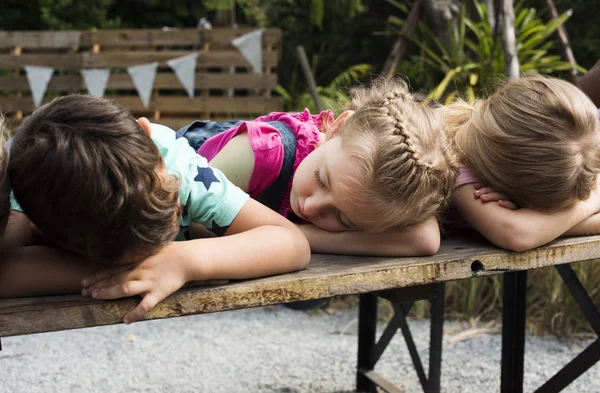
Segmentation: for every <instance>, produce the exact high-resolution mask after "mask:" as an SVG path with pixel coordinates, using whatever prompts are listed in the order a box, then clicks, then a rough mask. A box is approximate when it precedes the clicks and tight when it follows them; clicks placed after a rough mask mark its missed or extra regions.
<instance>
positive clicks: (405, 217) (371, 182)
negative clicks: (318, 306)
mask: <svg viewBox="0 0 600 393" xmlns="http://www.w3.org/2000/svg"><path fill="white" fill-rule="evenodd" d="M349 109H352V110H354V111H355V113H354V114H353V115H352V116H351V117H349V118H348V120H347V121H346V123H345V124H344V126H343V128H342V130H341V131H340V135H341V137H342V148H344V150H345V151H346V152H347V153H348V154H349V155H350V156H351V157H353V158H354V159H356V160H357V162H358V167H359V168H360V169H359V173H360V174H361V175H359V176H358V177H357V178H356V179H353V180H354V181H355V182H357V183H358V184H359V185H361V186H362V188H361V189H362V190H364V192H363V195H362V198H361V200H362V204H363V205H364V206H365V207H370V208H373V207H375V211H376V214H375V215H374V216H373V217H371V218H370V219H369V221H370V225H369V227H371V228H375V229H374V230H376V231H387V230H397V229H401V228H404V227H407V226H410V225H413V224H417V223H419V222H422V221H424V220H425V219H427V218H429V217H432V216H434V215H435V214H436V212H437V211H438V209H439V208H440V206H442V205H443V204H444V203H445V202H446V201H447V199H448V198H449V195H450V192H451V190H452V187H453V185H454V181H455V177H456V174H457V168H458V166H457V160H456V159H455V158H454V157H453V156H452V154H451V150H450V149H449V148H448V146H447V145H448V143H447V141H446V133H445V131H444V125H443V122H442V119H441V117H440V116H439V115H438V114H437V113H436V112H435V110H434V109H433V108H431V107H429V106H427V105H426V104H425V103H423V102H421V101H420V100H418V99H416V98H415V97H414V96H413V95H412V94H411V93H410V92H409V90H408V87H407V85H406V83H405V82H403V81H400V80H391V81H389V80H385V79H378V80H376V81H375V82H374V83H373V84H372V86H371V87H370V88H357V89H354V90H353V92H352V100H351V103H350V105H349Z"/></svg>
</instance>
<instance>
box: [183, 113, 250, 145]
mask: <svg viewBox="0 0 600 393" xmlns="http://www.w3.org/2000/svg"><path fill="white" fill-rule="evenodd" d="M241 122H242V121H241V120H229V121H223V122H216V121H211V120H196V121H195V122H193V123H192V124H190V125H187V126H185V127H183V128H181V129H180V130H179V131H177V133H176V135H177V138H181V137H184V138H185V139H187V140H188V143H189V144H190V146H191V147H193V148H194V150H196V151H198V149H199V148H200V146H202V145H203V144H204V142H206V140H207V139H208V138H211V137H213V136H215V135H218V134H220V133H222V132H223V131H227V130H229V129H231V128H233V127H235V126H237V125H238V124H240V123H241Z"/></svg>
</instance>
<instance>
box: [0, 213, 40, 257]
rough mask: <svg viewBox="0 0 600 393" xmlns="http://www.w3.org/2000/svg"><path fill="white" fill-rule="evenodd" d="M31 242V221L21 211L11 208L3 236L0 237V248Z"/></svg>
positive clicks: (27, 244)
mask: <svg viewBox="0 0 600 393" xmlns="http://www.w3.org/2000/svg"><path fill="white" fill-rule="evenodd" d="M32 243H33V227H32V226H31V221H29V219H28V218H27V216H25V215H24V214H23V213H21V212H18V211H15V210H11V212H10V216H9V217H8V224H7V225H6V231H5V232H4V236H3V237H2V238H1V239H0V250H7V249H11V248H15V247H24V246H29V245H31V244H32Z"/></svg>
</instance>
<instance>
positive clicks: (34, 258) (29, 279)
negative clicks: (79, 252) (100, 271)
mask: <svg viewBox="0 0 600 393" xmlns="http://www.w3.org/2000/svg"><path fill="white" fill-rule="evenodd" d="M96 270H97V266H96V265H94V264H92V263H89V262H88V261H85V260H83V258H82V257H79V256H76V255H74V254H70V253H66V252H61V251H59V250H55V249H53V248H49V247H43V246H29V247H19V248H15V249H12V250H10V251H5V252H3V253H2V263H0V298H3V297H20V296H40V295H54V294H67V293H79V292H81V279H82V278H83V277H84V276H86V275H89V274H91V273H93V272H95V271H96Z"/></svg>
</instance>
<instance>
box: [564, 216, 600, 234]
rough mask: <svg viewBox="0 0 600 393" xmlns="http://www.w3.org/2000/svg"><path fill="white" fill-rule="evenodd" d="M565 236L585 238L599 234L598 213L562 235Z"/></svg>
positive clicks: (599, 220) (599, 218) (599, 222)
mask: <svg viewBox="0 0 600 393" xmlns="http://www.w3.org/2000/svg"><path fill="white" fill-rule="evenodd" d="M564 234H565V235H567V236H585V235H598V234H600V213H596V214H594V215H593V216H591V217H590V218H588V219H587V220H584V221H582V222H580V223H579V224H577V225H575V226H574V227H573V228H571V229H569V230H568V231H566V232H565V233H564Z"/></svg>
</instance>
